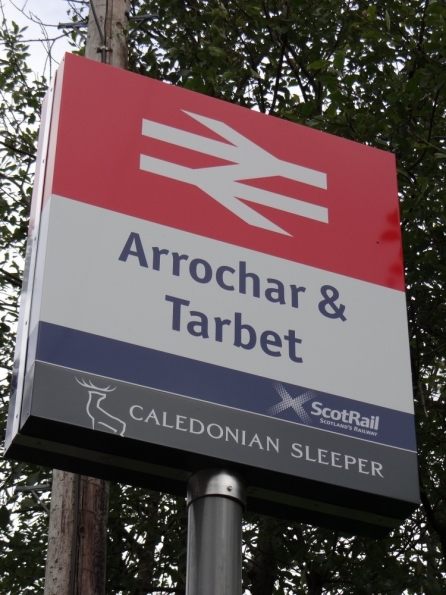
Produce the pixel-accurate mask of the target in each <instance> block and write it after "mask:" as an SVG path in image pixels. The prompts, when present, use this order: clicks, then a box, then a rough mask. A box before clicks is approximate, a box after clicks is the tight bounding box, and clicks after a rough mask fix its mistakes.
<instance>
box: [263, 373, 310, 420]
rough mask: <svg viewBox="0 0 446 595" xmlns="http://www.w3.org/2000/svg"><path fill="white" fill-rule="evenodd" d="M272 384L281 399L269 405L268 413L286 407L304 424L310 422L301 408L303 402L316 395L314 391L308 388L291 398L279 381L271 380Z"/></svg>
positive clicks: (274, 413)
mask: <svg viewBox="0 0 446 595" xmlns="http://www.w3.org/2000/svg"><path fill="white" fill-rule="evenodd" d="M273 386H274V388H275V389H276V391H277V392H278V393H279V396H280V398H281V399H282V401H281V402H280V403H277V404H276V405H274V406H273V407H270V408H269V409H268V413H269V414H270V415H277V414H278V413H281V412H282V411H285V410H286V409H293V410H294V412H295V413H296V415H297V417H298V418H299V419H300V420H301V421H303V422H304V423H306V424H311V421H312V420H311V417H310V416H309V415H308V413H307V412H306V411H305V409H304V408H303V404H304V403H306V402H307V401H311V399H314V398H315V397H316V396H317V395H316V393H315V392H314V391H312V390H308V391H306V392H304V393H303V394H301V395H299V396H298V397H294V399H293V398H292V397H291V395H290V394H289V392H288V391H287V390H286V388H285V387H284V386H283V384H281V383H280V382H273Z"/></svg>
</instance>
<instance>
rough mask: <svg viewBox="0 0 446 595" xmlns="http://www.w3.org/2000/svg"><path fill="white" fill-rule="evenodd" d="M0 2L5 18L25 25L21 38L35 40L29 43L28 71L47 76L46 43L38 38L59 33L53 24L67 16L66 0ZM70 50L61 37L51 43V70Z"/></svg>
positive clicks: (67, 18) (9, 0) (53, 36)
mask: <svg viewBox="0 0 446 595" xmlns="http://www.w3.org/2000/svg"><path fill="white" fill-rule="evenodd" d="M0 5H2V6H3V10H4V13H5V16H6V19H7V20H8V21H9V22H11V21H15V22H16V23H17V24H18V25H19V26H20V27H28V30H27V31H26V32H25V34H24V39H25V40H37V41H30V43H29V46H30V59H29V66H30V68H31V70H32V71H34V72H36V73H39V74H45V75H46V76H48V75H49V74H50V70H49V62H48V59H47V58H48V54H47V47H48V43H45V42H43V41H39V40H43V39H44V38H45V37H48V38H50V39H52V38H56V37H59V36H61V35H62V31H61V30H59V29H58V28H57V25H58V24H59V23H67V22H69V20H70V19H69V17H68V14H67V12H68V9H69V7H70V3H69V2H68V0H0ZM29 17H31V18H29ZM36 21H37V22H36ZM40 23H41V24H40ZM70 50H71V47H70V45H69V44H68V41H67V40H66V39H65V38H62V39H59V40H57V41H55V42H54V43H53V44H52V56H53V63H52V68H51V74H53V73H54V70H55V68H54V67H55V66H57V64H58V63H59V62H60V60H61V59H62V57H63V55H64V53H65V52H67V51H70Z"/></svg>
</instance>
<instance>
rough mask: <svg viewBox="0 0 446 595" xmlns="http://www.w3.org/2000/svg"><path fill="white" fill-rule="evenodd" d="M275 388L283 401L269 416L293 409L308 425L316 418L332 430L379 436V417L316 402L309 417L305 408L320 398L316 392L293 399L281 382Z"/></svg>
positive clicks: (277, 404) (270, 410)
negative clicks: (306, 404)
mask: <svg viewBox="0 0 446 595" xmlns="http://www.w3.org/2000/svg"><path fill="white" fill-rule="evenodd" d="M273 386H274V388H275V390H276V391H277V393H278V394H279V396H280V398H281V399H282V400H281V402H280V403H276V405H273V407H270V408H269V409H268V413H269V415H277V414H278V413H281V412H282V411H286V410H287V409H293V410H294V412H295V413H296V415H297V417H298V418H299V420H300V421H301V422H303V423H305V424H307V425H313V423H314V422H315V421H316V418H318V419H319V423H320V424H323V425H324V426H330V427H331V428H332V429H336V430H338V431H339V430H341V431H342V430H347V431H348V432H355V433H360V434H368V435H371V436H377V434H378V429H379V416H378V415H371V416H366V415H362V414H361V413H360V412H359V411H355V410H353V409H342V410H341V409H335V408H334V407H326V406H325V405H324V404H323V403H322V402H320V401H314V402H313V403H312V404H311V409H310V414H311V415H309V414H308V412H307V411H306V410H305V409H304V407H303V406H304V404H305V403H308V402H309V401H311V400H313V399H314V398H316V397H317V396H318V394H317V393H316V392H315V391H313V390H307V391H305V392H304V393H302V394H301V395H299V396H298V397H294V398H293V397H291V395H290V394H289V392H288V391H287V390H286V388H285V387H284V386H283V384H281V383H280V382H273ZM311 416H314V417H311ZM327 429H328V427H327Z"/></svg>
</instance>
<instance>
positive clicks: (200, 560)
mask: <svg viewBox="0 0 446 595" xmlns="http://www.w3.org/2000/svg"><path fill="white" fill-rule="evenodd" d="M187 503H188V508H189V521H188V543H187V574H186V595H209V593H213V595H241V593H242V514H243V510H244V508H245V506H246V487H245V481H244V479H243V478H242V477H241V476H240V475H239V474H238V473H234V472H232V471H225V470H221V469H205V470H203V471H198V472H197V473H195V474H194V475H192V476H191V478H190V479H189V482H188V484H187Z"/></svg>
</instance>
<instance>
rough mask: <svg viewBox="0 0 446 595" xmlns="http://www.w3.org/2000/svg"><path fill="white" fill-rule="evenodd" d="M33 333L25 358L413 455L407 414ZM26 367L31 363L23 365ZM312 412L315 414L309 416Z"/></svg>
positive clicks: (136, 350)
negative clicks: (371, 424) (370, 422)
mask: <svg viewBox="0 0 446 595" xmlns="http://www.w3.org/2000/svg"><path fill="white" fill-rule="evenodd" d="M35 332H37V333H38V336H37V341H36V342H35V338H34V337H33V336H31V337H30V344H33V343H34V345H35V349H32V350H30V351H29V352H28V357H29V358H31V360H33V359H34V357H35V359H37V360H39V361H42V362H47V363H51V364H56V365H58V366H63V367H67V368H73V369H76V370H81V371H83V372H87V373H88V372H90V373H91V374H97V375H99V376H105V377H107V378H115V379H116V380H122V381H124V382H131V383H133V384H139V385H141V386H147V387H150V388H155V389H158V390H162V391H166V392H169V393H174V394H178V395H184V396H188V397H192V398H195V399H200V400H202V401H207V402H210V403H216V404H220V405H226V406H228V407H234V408H236V409H241V410H243V411H250V412H252V413H258V414H262V415H269V416H271V417H275V418H278V419H284V420H287V421H290V422H294V423H296V424H302V425H306V426H309V427H314V428H317V429H323V430H329V431H332V432H336V433H339V434H343V435H346V436H353V437H355V438H361V439H364V440H369V441H371V442H377V443H380V444H386V445H388V446H396V447H398V448H404V449H407V450H412V451H416V442H415V427H414V416H413V415H411V414H409V413H403V412H400V411H394V410H393V409H387V408H385V407H378V406H374V405H369V404H366V403H361V402H360V401H353V400H352V399H346V398H343V397H339V396H336V395H331V394H328V393H323V392H320V391H313V390H311V389H308V388H305V387H302V386H296V385H291V384H287V383H277V382H275V381H274V380H271V379H269V378H264V377H262V376H255V375H253V374H246V373H244V372H239V371H237V370H231V369H229V368H224V367H222V366H215V365H213V364H208V363H203V362H199V361H196V360H193V359H189V358H185V357H180V356H177V355H171V354H168V353H164V352H162V351H156V350H154V349H148V348H145V347H139V346H137V345H132V344H130V343H125V342H122V341H116V340H113V339H107V338H104V337H100V336H98V335H92V334H89V333H84V332H81V331H76V330H72V329H69V328H65V327H61V326H57V325H54V324H49V323H46V322H41V323H39V327H38V329H37V330H36V331H35ZM33 351H34V353H33ZM31 364H32V361H29V362H28V367H29V366H30V365H31ZM389 390H390V389H389ZM299 401H302V402H301V403H300V402H299ZM271 408H273V409H272V410H271ZM317 412H319V415H315V413H317ZM351 412H353V413H351ZM352 415H353V420H351V419H350V417H351V416H352ZM372 416H373V418H374V419H375V420H376V418H377V417H379V423H378V428H377V429H374V428H370V427H367V425H368V421H367V420H371V418H372ZM337 418H339V419H337ZM349 419H350V423H349ZM355 420H358V422H359V423H358V422H356V421H355ZM322 422H324V423H322ZM296 431H298V427H296ZM296 437H297V435H296Z"/></svg>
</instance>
